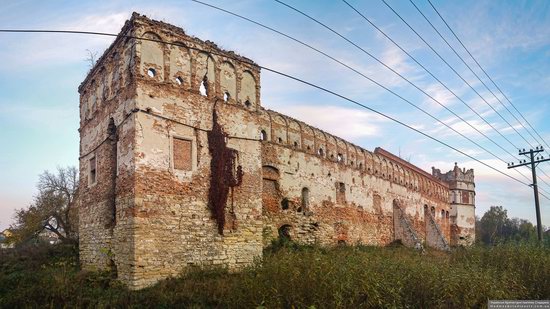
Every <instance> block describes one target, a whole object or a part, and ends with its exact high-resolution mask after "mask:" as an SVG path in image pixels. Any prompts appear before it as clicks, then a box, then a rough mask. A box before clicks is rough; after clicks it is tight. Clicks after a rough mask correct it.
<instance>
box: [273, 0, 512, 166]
mask: <svg viewBox="0 0 550 309" xmlns="http://www.w3.org/2000/svg"><path fill="white" fill-rule="evenodd" d="M274 1H276V2H278V3H280V4H282V5H284V6H286V7H288V8H290V9H292V10H294V11H296V12H298V13H300V14H302V15H303V16H305V17H307V18H309V19H310V20H312V21H314V22H316V23H317V24H319V25H321V26H323V27H324V28H326V29H328V30H329V31H331V32H332V33H334V34H336V35H337V36H339V37H340V38H342V39H344V40H345V41H347V42H348V43H350V44H351V45H353V46H355V47H356V48H358V49H359V50H361V51H362V52H363V53H365V54H366V55H368V56H370V57H371V58H372V59H374V60H375V61H377V62H378V63H380V64H381V65H383V66H384V67H386V68H387V69H388V70H390V71H392V72H393V73H394V74H396V75H397V76H399V77H401V78H402V79H403V80H405V81H406V82H407V83H409V84H410V85H412V86H413V87H415V88H416V89H417V90H419V91H420V92H422V93H423V94H424V95H426V96H427V97H429V98H430V99H432V100H433V101H434V102H436V103H437V104H439V105H440V106H441V107H443V108H444V109H445V110H447V111H448V112H450V113H451V114H453V115H454V116H455V117H457V118H458V119H460V120H461V121H463V122H464V123H466V124H467V125H468V126H470V127H471V128H472V129H474V130H475V131H476V132H478V133H479V134H481V135H482V136H484V137H485V138H487V139H488V140H490V141H491V142H493V144H495V145H496V146H498V147H500V149H502V150H503V151H505V152H507V153H508V154H509V155H510V156H512V157H513V158H514V159H515V156H514V155H513V154H512V153H510V152H509V151H508V150H506V149H505V148H503V147H502V146H501V145H500V144H498V143H496V142H495V141H494V140H493V139H491V138H490V137H488V136H487V135H485V134H484V133H483V132H481V131H480V130H479V129H478V128H476V127H475V126H473V125H472V124H470V122H468V121H466V120H465V119H464V118H462V117H461V116H460V115H458V114H457V113H455V112H454V111H453V110H451V109H449V108H448V107H447V106H445V104H442V103H441V102H440V101H439V100H437V99H435V98H434V97H433V96H432V95H430V94H428V93H427V92H426V91H424V90H423V89H421V88H420V87H419V86H417V85H416V84H415V83H413V82H411V81H410V80H409V79H408V78H406V77H405V76H403V75H402V74H400V73H399V72H397V71H395V70H394V69H393V68H391V67H390V66H388V65H387V64H386V63H384V62H383V61H381V60H380V59H379V58H377V57H376V56H374V55H373V54H371V53H370V52H368V51H366V50H365V49H363V48H362V47H360V46H359V45H357V44H356V43H355V42H353V41H351V40H350V39H348V38H347V37H345V36H343V35H342V34H340V33H339V32H337V31H336V30H334V29H333V28H331V27H329V26H327V25H326V24H324V23H322V22H320V21H319V20H317V19H316V18H314V17H312V16H310V15H308V14H306V13H304V12H303V11H301V10H299V9H297V8H295V7H293V6H291V5H289V4H286V3H284V2H282V1H280V0H274ZM342 1H344V2H345V3H346V4H347V5H349V6H350V7H351V8H352V9H355V8H353V7H352V6H351V5H350V4H349V3H348V2H346V1H345V0H342ZM356 12H357V11H356ZM359 14H361V13H359ZM367 21H369V22H370V20H367ZM371 24H372V23H371ZM372 25H374V24H372ZM374 26H375V25H374ZM375 27H376V26H375ZM376 28H377V29H378V30H379V31H380V32H381V33H382V34H384V35H386V34H385V33H384V32H383V31H382V30H380V29H379V28H378V27H376ZM386 37H387V38H389V37H388V36H386ZM389 39H390V40H391V41H392V42H393V43H394V44H395V45H396V46H397V47H398V48H400V49H401V50H402V51H403V52H404V53H405V54H407V55H408V56H409V57H411V58H412V59H413V60H414V61H415V62H416V63H417V64H418V65H420V66H421V67H422V68H423V69H424V70H425V71H426V72H428V74H430V75H431V76H432V77H433V78H434V79H436V80H437V81H438V82H439V83H440V84H442V85H443V86H444V87H445V88H447V90H449V91H450V92H451V93H452V94H453V95H455V97H457V98H458V96H457V95H456V94H455V93H454V92H453V91H452V90H450V89H449V88H448V87H447V86H445V85H444V84H443V83H442V82H441V81H440V80H439V79H438V78H437V77H435V76H434V75H433V74H432V72H430V71H429V70H428V69H426V67H424V66H423V65H422V64H420V63H419V62H418V61H417V60H416V59H415V58H414V57H412V56H411V55H410V54H409V53H408V52H407V51H405V50H404V49H403V48H402V47H401V46H400V45H398V44H397V43H395V41H393V40H392V39H391V38H389ZM463 102H464V101H463ZM464 103H465V102H464ZM465 104H466V103H465ZM503 162H504V163H506V161H503Z"/></svg>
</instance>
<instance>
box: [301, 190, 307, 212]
mask: <svg viewBox="0 0 550 309" xmlns="http://www.w3.org/2000/svg"><path fill="white" fill-rule="evenodd" d="M302 210H303V211H304V212H305V211H307V210H309V189H308V188H303V189H302Z"/></svg>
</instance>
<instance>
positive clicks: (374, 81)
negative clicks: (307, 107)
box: [192, 0, 528, 179]
mask: <svg viewBox="0 0 550 309" xmlns="http://www.w3.org/2000/svg"><path fill="white" fill-rule="evenodd" d="M192 1H193V2H196V3H199V4H202V5H204V6H208V7H211V8H213V9H216V10H219V11H221V12H225V13H227V14H230V15H232V16H235V17H238V18H240V19H243V20H246V21H248V22H250V23H253V24H255V25H257V26H260V27H262V28H264V29H267V30H270V31H272V32H275V33H277V34H279V35H281V36H284V37H286V38H288V39H290V40H292V41H294V42H296V43H299V44H301V45H303V46H305V47H307V48H309V49H311V50H313V51H315V52H317V53H319V54H321V55H323V56H325V57H327V58H329V59H330V60H332V61H334V62H336V63H338V64H340V65H342V66H344V67H346V68H347V69H349V70H351V71H353V72H355V73H356V74H358V75H360V76H362V77H363V78H365V79H367V80H369V81H371V82H372V83H374V84H376V85H377V86H379V87H381V88H382V89H384V90H386V91H388V92H389V93H391V94H393V95H394V96H396V97H398V98H399V99H401V100H403V101H404V102H406V103H407V104H409V105H411V106H413V107H415V108H416V109H418V110H419V111H421V112H422V113H424V114H425V115H427V116H429V117H430V118H432V119H434V120H435V121H437V122H439V123H441V124H443V125H444V126H445V127H447V128H448V129H450V130H451V131H453V132H455V133H456V134H458V135H460V136H461V137H463V138H465V139H466V140H468V141H470V142H471V143H473V144H474V145H476V146H477V147H479V148H481V149H483V150H484V151H486V152H487V153H489V154H491V155H492V156H493V157H495V158H497V159H499V160H501V161H502V162H504V163H507V162H506V161H505V160H502V159H501V158H500V157H498V156H497V155H495V154H494V153H493V152H491V151H489V150H487V149H486V148H485V147H483V146H481V145H480V144H479V143H477V142H475V141H474V140H472V139H471V138H469V137H467V136H466V135H464V134H462V133H460V132H459V131H457V130H456V129H454V128H453V127H451V126H449V125H447V124H446V123H444V122H443V121H441V120H439V119H438V118H437V117H435V116H433V115H432V114H430V113H429V112H427V111H426V110H424V109H423V108H421V107H419V106H418V105H416V104H414V103H413V102H411V101H410V100H407V99H406V98H404V97H403V96H401V95H399V94H398V93H396V92H395V91H393V90H391V89H389V88H388V87H386V86H384V85H382V84H381V83H379V82H377V81H376V80H374V79H372V78H370V77H368V76H367V75H365V74H363V73H362V72H360V71H358V70H356V69H355V68H353V67H351V66H349V65H347V64H346V63H344V62H342V61H340V60H338V59H336V58H335V57H333V56H331V55H329V54H327V53H325V52H324V51H322V50H320V49H318V48H316V47H314V46H312V45H310V44H307V43H305V42H303V41H301V40H299V39H297V38H295V37H292V36H290V35H288V34H286V33H284V32H281V31H279V30H277V29H274V28H272V27H269V26H267V25H265V24H262V23H260V22H257V21H255V20H252V19H250V18H248V17H245V16H242V15H239V14H237V13H234V12H231V11H228V10H226V9H223V8H220V7H217V6H215V5H212V4H208V3H205V2H202V1H199V0H192ZM369 55H370V54H369ZM370 56H371V57H373V58H375V57H374V56H373V55H370ZM375 59H377V58H375ZM377 60H378V59H377ZM378 62H380V63H381V64H383V65H384V66H386V67H387V68H389V69H391V68H390V67H389V66H387V65H386V64H385V63H383V62H382V61H380V60H378ZM391 70H392V71H393V72H394V73H396V74H398V75H399V76H401V77H402V78H403V79H406V78H405V77H403V76H402V75H400V74H399V73H397V72H395V71H394V70H393V69H391ZM428 96H429V95H428ZM432 99H433V98H432ZM433 100H434V101H436V102H438V101H437V100H435V99H433ZM520 174H521V173H520ZM521 175H522V176H523V177H525V178H526V179H528V178H527V176H525V175H523V174H521Z"/></svg>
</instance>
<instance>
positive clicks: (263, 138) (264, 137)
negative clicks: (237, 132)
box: [260, 130, 267, 141]
mask: <svg viewBox="0 0 550 309" xmlns="http://www.w3.org/2000/svg"><path fill="white" fill-rule="evenodd" d="M260 140H262V141H267V132H266V131H265V130H262V131H260Z"/></svg>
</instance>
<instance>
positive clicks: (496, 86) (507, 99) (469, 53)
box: [428, 0, 550, 148]
mask: <svg viewBox="0 0 550 309" xmlns="http://www.w3.org/2000/svg"><path fill="white" fill-rule="evenodd" d="M428 3H429V4H430V6H431V7H432V8H433V10H434V11H435V12H436V13H437V15H438V16H439V18H441V20H442V21H443V23H445V26H447V28H448V29H449V30H450V31H451V33H452V34H453V36H454V37H455V38H456V39H457V41H458V42H459V43H460V45H462V47H463V48H464V50H465V51H466V52H467V53H468V55H470V57H471V58H472V59H473V60H474V62H475V63H476V65H477V66H478V67H479V68H480V69H481V71H482V72H483V74H485V76H487V78H488V79H489V80H490V81H491V83H492V84H493V86H495V88H496V89H497V90H498V91H499V92H500V93H501V94H502V96H503V97H504V98H505V99H506V101H508V102H509V103H510V105H511V106H512V107H513V108H514V109H515V110H516V112H517V113H518V114H519V115H520V116H521V118H523V120H524V121H525V122H526V123H527V125H528V126H529V127H531V130H533V132H535V133H536V134H537V136H538V137H539V138H540V140H541V141H543V142H544V144H545V145H546V146H547V147H548V148H550V145H548V143H546V141H545V140H544V139H543V138H542V136H540V134H539V133H538V132H537V130H535V128H534V127H533V126H532V125H531V123H530V122H529V121H528V120H527V119H526V118H525V117H524V116H523V114H522V113H521V112H520V111H519V110H518V109H517V108H516V106H515V105H514V103H512V101H511V100H510V99H509V98H508V96H507V95H506V94H505V93H504V92H503V91H502V90H501V89H500V87H499V86H498V85H497V84H496V82H495V81H494V80H493V79H492V78H491V76H490V75H489V74H488V73H487V71H485V69H484V68H483V67H482V66H481V64H480V63H479V62H478V61H477V59H476V58H475V57H474V56H473V55H472V53H471V52H470V50H469V49H468V48H466V45H464V43H463V42H462V40H461V39H460V38H459V37H458V35H457V34H456V33H455V32H454V31H453V29H452V28H451V26H449V24H448V23H447V21H446V20H445V18H443V16H442V15H441V14H440V13H439V11H438V10H437V9H436V8H435V6H434V5H433V3H432V2H431V1H430V0H428ZM503 105H504V104H503ZM504 107H505V108H506V109H507V110H508V108H507V107H506V105H504ZM508 112H509V113H510V114H511V115H512V116H514V118H516V117H515V115H514V114H513V113H512V112H511V111H510V110H508ZM516 120H517V121H518V122H519V123H520V124H521V125H522V127H523V128H524V129H525V130H526V131H527V132H529V131H528V130H527V128H525V126H524V125H523V124H522V123H521V122H520V121H519V119H517V118H516ZM531 136H532V137H533V138H534V139H535V141H536V140H537V139H536V138H535V137H534V136H533V135H531Z"/></svg>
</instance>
